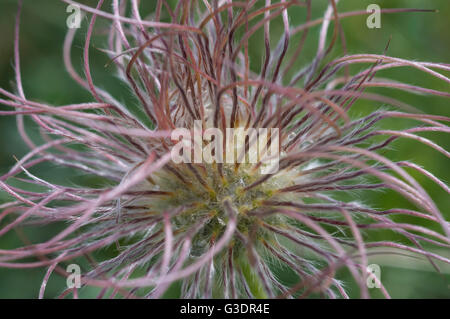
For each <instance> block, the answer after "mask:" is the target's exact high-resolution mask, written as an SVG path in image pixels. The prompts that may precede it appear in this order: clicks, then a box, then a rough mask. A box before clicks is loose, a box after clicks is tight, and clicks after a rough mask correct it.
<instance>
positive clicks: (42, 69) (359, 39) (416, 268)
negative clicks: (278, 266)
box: [0, 0, 450, 298]
mask: <svg viewBox="0 0 450 319" xmlns="http://www.w3.org/2000/svg"><path fill="white" fill-rule="evenodd" d="M83 2H84V3H86V4H89V5H91V6H95V4H96V1H83ZM154 2H155V1H152V0H151V1H143V3H144V8H143V12H144V13H145V14H149V13H151V12H152V9H153V6H154ZM169 2H170V3H171V4H174V3H175V2H176V1H169ZM371 3H376V4H379V5H380V6H381V7H382V8H405V7H408V8H424V9H438V10H439V12H438V13H399V14H389V15H387V14H385V15H382V21H381V23H382V28H381V29H368V28H367V27H366V16H360V17H351V18H346V19H345V20H342V25H343V28H344V30H345V34H346V39H347V47H348V51H349V53H376V54H381V53H382V52H383V50H384V47H385V46H386V43H387V41H388V40H389V38H390V37H391V36H392V41H391V44H390V47H389V51H388V54H389V55H391V56H395V57H401V58H407V59H412V60H418V61H431V62H444V63H450V41H449V30H450V1H448V0H396V1H389V0H385V1H375V0H369V1H366V0H341V2H340V3H339V5H338V8H339V9H340V11H341V12H342V11H354V10H365V9H366V7H367V6H368V5H369V4H371ZM326 5H327V0H313V16H314V17H319V16H321V13H322V12H323V11H324V8H325V7H326ZM110 7H111V1H110V0H106V1H105V4H104V6H103V8H104V9H105V10H109V9H110ZM16 9H17V3H16V1H15V0H0V36H1V37H0V75H1V76H0V87H2V88H5V89H7V90H13V88H14V70H13V66H12V64H13V34H14V16H15V14H16ZM145 14H144V15H145ZM67 16H68V14H67V13H66V5H65V4H64V3H61V2H60V1H57V0H25V1H24V8H23V12H22V24H21V39H20V47H21V51H20V52H21V68H22V78H23V85H24V90H25V94H26V95H27V97H28V98H29V99H32V100H36V101H45V102H47V103H49V104H54V105H62V104H68V103H80V102H86V101H92V98H91V96H90V95H89V94H88V93H87V92H86V91H84V90H83V89H81V88H80V87H79V86H78V85H77V84H76V83H75V82H74V81H73V80H72V79H71V78H70V77H69V76H68V74H67V72H66V71H65V68H64V65H63V61H62V44H63V41H64V36H65V33H66V31H67V28H66V19H67ZM289 18H290V23H291V25H299V24H300V23H301V22H302V21H304V20H305V10H304V9H302V8H298V9H294V10H292V11H291V12H290V13H289ZM86 25H87V20H86V19H85V20H83V22H82V28H81V29H80V31H79V32H77V36H76V40H75V45H74V47H73V49H72V57H73V62H74V64H75V65H77V66H79V64H80V62H81V57H82V46H83V37H84V36H85V32H86ZM101 25H102V22H101V20H100V21H99V26H101ZM271 29H272V34H271V37H272V38H271V40H272V44H273V46H275V45H276V43H277V41H278V39H279V38H280V35H281V33H282V30H283V29H282V22H281V19H275V20H274V21H273V22H272V24H271ZM318 30H319V27H315V28H314V29H312V31H311V33H310V36H309V40H308V41H307V45H306V49H305V51H304V53H303V55H302V56H301V57H300V58H299V59H298V61H297V63H296V65H295V67H294V70H297V69H298V68H299V67H301V66H302V65H304V64H305V63H308V62H310V61H311V59H312V57H313V56H314V54H315V51H316V49H317V35H318ZM330 33H331V32H330ZM298 38H299V37H294V38H293V39H291V41H292V43H295V41H298ZM105 41H106V40H105V38H104V37H102V36H101V35H98V36H95V37H94V44H95V45H96V46H97V47H101V46H102V45H105ZM249 50H250V57H251V63H252V64H251V67H252V70H253V71H256V72H257V71H258V65H259V62H260V61H261V59H262V54H263V52H264V49H263V41H262V32H257V33H256V34H255V36H253V38H251V46H250V48H249ZM341 54H342V50H341V46H340V44H338V45H337V46H336V48H335V49H334V51H333V52H332V54H331V56H338V55H341ZM91 55H92V58H91V65H92V73H93V76H94V81H95V82H96V84H97V85H99V86H100V87H103V88H105V89H107V90H108V91H109V92H112V93H113V95H114V96H115V97H116V98H118V99H119V100H121V101H126V102H127V103H129V104H130V105H132V104H135V103H136V101H135V100H133V99H132V97H131V96H130V93H129V92H128V90H127V89H126V88H125V86H124V85H123V84H122V83H120V82H119V81H118V80H117V78H116V77H115V74H114V70H113V68H105V67H104V65H105V63H106V62H107V58H106V57H105V55H104V54H102V53H101V52H99V51H98V50H95V49H92V50H91ZM363 67H365V66H363V65H359V66H356V67H352V69H351V71H352V72H355V71H358V70H361V69H362V68H363ZM378 76H382V77H391V78H394V79H397V80H401V81H405V82H407V83H410V84H413V85H422V86H424V87H428V88H433V89H437V90H441V91H447V92H448V91H449V87H448V84H446V83H445V82H443V81H439V80H437V79H434V78H431V77H430V76H427V75H425V74H424V73H421V72H418V71H415V70H407V69H404V68H400V69H395V70H391V71H384V72H382V73H380V74H378ZM447 76H449V74H447ZM372 91H373V92H378V93H383V94H385V95H388V96H395V97H396V98H397V99H400V100H403V101H405V102H407V103H409V104H411V105H414V106H416V107H417V108H419V109H421V110H423V111H425V112H427V113H431V114H441V115H446V116H450V109H449V107H448V106H449V105H448V100H445V99H444V98H439V97H430V96H424V95H413V94H410V93H401V92H400V93H399V92H398V91H393V90H390V89H378V90H372ZM381 106H383V105H381V104H379V103H374V102H367V101H366V102H364V101H361V102H358V103H356V104H355V105H354V106H353V110H352V115H354V116H355V115H361V114H367V113H369V112H373V111H374V110H376V109H377V108H379V107H381ZM1 108H2V109H4V107H1ZM25 123H28V124H30V122H28V121H26V122H25ZM407 124H411V123H408V122H402V121H398V120H395V121H384V122H383V123H382V126H384V127H386V128H391V129H395V128H397V129H398V128H401V127H403V126H404V125H407ZM28 131H29V132H30V133H31V135H33V132H35V131H36V130H35V128H34V127H33V125H31V124H30V125H29V128H28ZM422 136H426V137H428V138H430V139H432V140H433V141H435V142H437V143H438V144H440V145H441V146H442V147H444V148H445V149H447V150H448V149H450V142H449V139H448V137H446V136H445V135H441V134H432V133H428V134H423V135H422ZM36 141H39V140H36ZM0 150H1V151H0V174H4V173H5V172H6V171H7V170H8V168H9V167H11V166H12V165H13V164H14V163H15V160H14V158H13V155H15V156H16V157H18V158H21V157H22V156H24V155H25V154H26V153H27V147H26V145H25V143H24V142H23V141H22V140H21V138H20V136H19V134H18V133H17V128H16V122H15V119H14V118H12V117H0ZM385 155H386V156H388V157H389V158H391V159H395V160H399V159H402V160H411V161H413V162H415V163H417V164H419V165H422V166H424V167H426V168H427V169H429V171H431V172H432V173H433V174H435V175H436V176H438V177H439V178H440V179H441V180H443V181H445V182H448V181H449V180H450V171H449V162H448V160H447V159H446V158H445V157H444V156H443V155H441V154H439V153H437V152H434V151H432V150H431V149H430V148H427V147H425V146H422V145H419V144H418V143H416V142H414V141H402V142H400V143H394V144H393V148H392V150H391V152H389V154H385ZM33 172H34V173H35V174H37V175H38V176H39V177H42V178H47V179H49V180H51V181H52V182H59V183H64V184H67V185H74V184H83V183H89V184H95V183H97V182H98V181H97V180H96V179H95V178H92V177H91V176H86V175H85V174H82V173H80V172H73V171H71V170H69V169H64V168H60V167H57V166H56V165H51V164H46V165H42V166H40V167H39V168H38V169H35V170H34V171H33ZM409 172H410V173H411V174H412V175H413V176H414V177H416V178H417V180H418V181H419V182H420V183H421V184H422V185H423V186H424V187H425V189H426V190H427V191H428V192H429V194H431V196H432V197H433V198H434V199H435V201H436V203H437V205H438V207H439V208H440V209H441V212H442V213H443V214H444V215H445V216H446V219H447V220H450V212H449V209H448V208H449V204H450V202H449V197H448V194H446V193H445V192H444V191H443V190H442V189H441V188H439V187H438V186H436V185H435V184H433V183H432V182H430V181H429V180H428V179H426V178H423V177H421V176H419V175H417V174H415V173H414V172H411V171H409ZM356 196H358V197H359V198H360V200H361V201H363V202H364V203H365V204H367V205H371V206H373V207H378V208H391V207H412V206H411V204H410V203H408V202H406V201H405V200H404V199H402V198H401V197H400V196H398V195H396V194H394V193H392V192H384V193H380V192H361V193H357V194H356ZM7 199H8V196H6V195H5V193H3V192H1V191H0V203H2V202H4V201H6V200H7ZM397 219H398V220H400V221H401V220H402V219H401V218H400V219H399V218H397ZM403 220H404V219H403ZM424 225H425V224H424ZM58 229H59V226H51V227H41V228H38V229H36V228H33V229H24V230H23V231H24V233H26V235H27V237H28V238H29V239H30V240H31V241H32V242H38V241H42V240H45V239H47V238H49V237H50V236H51V235H52V234H53V233H54V232H55V231H56V230H58ZM370 236H371V237H370V239H372V240H387V239H390V240H395V241H399V242H402V241H404V240H403V239H402V238H400V237H396V236H393V235H392V234H391V233H390V232H388V231H381V230H380V231H377V232H374V233H371V235H370ZM20 244H21V241H20V239H19V238H18V236H17V234H16V233H15V232H10V233H8V234H7V235H6V236H3V237H0V249H7V248H12V247H17V246H19V245H20ZM114 253H115V249H114V248H110V249H105V251H102V252H101V253H100V255H99V256H98V257H99V258H102V257H105V256H109V255H114ZM439 253H441V254H443V255H446V256H447V257H450V252H448V251H440V252H439ZM371 262H373V263H377V264H379V265H380V266H381V271H382V273H381V280H382V282H383V283H384V285H385V286H386V288H387V289H388V291H389V292H390V293H391V295H392V296H393V297H396V298H450V268H449V267H448V266H445V265H443V267H442V274H441V275H439V274H437V273H436V272H434V270H433V268H432V267H431V266H430V265H428V264H427V263H426V262H423V261H422V260H416V259H411V258H406V257H405V258H392V257H388V258H386V257H384V258H374V259H373V260H371ZM279 273H280V276H281V278H282V280H283V281H286V282H290V281H292V280H293V277H292V274H290V272H289V271H286V270H285V269H284V270H280V271H279ZM44 274H45V269H26V270H12V269H4V268H0V298H36V297H37V296H38V292H39V287H40V283H41V281H42V278H43V276H44ZM338 276H339V278H340V279H343V280H348V281H349V284H348V290H349V294H350V296H351V297H358V292H357V289H356V286H355V285H354V284H353V283H352V282H351V280H350V276H349V274H348V273H347V272H346V271H341V272H339V273H338ZM64 287H65V279H64V278H61V277H60V276H58V275H54V276H52V278H51V279H50V281H49V284H48V287H47V291H46V295H45V296H46V297H47V298H52V297H55V296H57V295H58V294H59V293H61V291H62V290H63V289H64ZM176 290H177V289H176V287H174V288H173V289H171V291H169V292H168V294H167V297H176V296H177V293H176ZM96 292H98V289H95V288H89V289H86V290H85V291H83V292H82V295H81V296H82V297H86V298H87V297H94V296H95V293H96ZM371 293H372V296H373V297H375V298H378V297H381V293H380V292H379V291H378V290H377V289H372V290H371Z"/></svg>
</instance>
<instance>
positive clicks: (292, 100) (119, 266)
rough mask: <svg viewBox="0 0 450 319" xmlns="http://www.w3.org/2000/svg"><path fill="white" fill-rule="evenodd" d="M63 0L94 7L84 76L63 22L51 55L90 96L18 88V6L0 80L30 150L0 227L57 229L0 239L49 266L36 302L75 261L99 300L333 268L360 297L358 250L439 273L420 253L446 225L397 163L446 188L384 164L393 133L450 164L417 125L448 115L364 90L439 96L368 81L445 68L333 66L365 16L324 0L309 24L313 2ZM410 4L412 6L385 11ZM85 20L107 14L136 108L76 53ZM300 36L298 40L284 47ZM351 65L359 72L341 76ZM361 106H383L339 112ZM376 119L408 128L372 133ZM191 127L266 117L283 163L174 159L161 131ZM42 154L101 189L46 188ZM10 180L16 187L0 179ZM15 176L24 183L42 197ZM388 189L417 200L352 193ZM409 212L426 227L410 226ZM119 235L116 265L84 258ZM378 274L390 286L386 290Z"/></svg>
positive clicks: (245, 287)
mask: <svg viewBox="0 0 450 319" xmlns="http://www.w3.org/2000/svg"><path fill="white" fill-rule="evenodd" d="M63 1H64V2H66V3H67V4H72V5H78V6H79V7H80V8H81V10H82V11H84V12H85V13H86V14H87V15H88V16H89V17H90V19H89V25H88V28H87V32H86V38H85V45H84V49H83V65H82V67H83V74H78V73H77V71H76V68H75V67H74V66H73V65H72V59H71V48H72V42H73V40H74V35H75V32H76V29H69V31H68V33H67V37H66V41H65V43H64V62H65V66H66V69H67V71H68V72H69V74H70V75H71V76H72V78H73V79H74V80H75V81H76V82H78V83H79V84H80V85H81V86H82V87H84V88H85V89H86V90H89V92H90V93H91V94H92V97H93V99H94V100H95V101H94V102H86V103H82V104H72V105H62V106H53V105H48V104H45V103H42V102H34V101H32V100H30V99H29V98H27V97H26V96H25V92H24V90H23V88H22V81H21V73H20V63H19V17H20V9H19V10H18V15H17V20H16V33H15V50H14V61H15V63H14V64H15V75H16V85H17V87H16V93H11V92H9V91H7V90H5V89H2V88H0V95H1V96H2V98H1V99H0V104H1V105H3V107H4V108H3V109H2V110H0V114H1V115H15V116H16V118H17V124H18V131H19V133H20V135H21V137H22V139H23V141H24V142H25V143H26V144H27V145H28V146H29V147H30V149H31V151H30V152H29V153H28V154H27V155H26V156H24V157H23V158H22V159H20V160H18V162H17V164H15V165H14V166H13V167H12V168H11V169H10V170H9V171H8V172H6V173H4V174H2V175H1V177H0V188H1V189H2V190H3V191H4V192H6V193H8V194H9V195H10V196H11V198H12V199H11V201H9V202H6V203H3V204H1V205H0V208H1V213H0V223H2V224H0V225H1V228H0V236H4V235H5V234H6V233H8V232H10V231H13V230H14V229H16V228H18V227H20V226H23V225H36V226H39V225H41V224H50V223H52V224H53V223H56V224H58V225H64V226H65V227H64V228H63V229H62V230H61V231H60V232H59V233H57V234H54V235H53V236H52V237H51V238H50V239H48V240H46V241H44V242H40V243H28V244H26V245H24V246H22V247H19V248H16V249H0V266H2V267H10V268H31V267H47V269H48V271H47V272H46V275H45V277H44V279H43V282H42V286H41V289H40V293H39V297H43V296H44V292H45V288H46V285H47V282H48V279H49V278H50V276H51V275H52V273H53V272H54V271H57V272H59V273H60V274H62V275H64V276H67V275H68V273H67V272H66V270H65V268H64V267H62V266H61V265H62V264H65V263H71V262H73V261H74V260H75V261H77V260H80V259H82V258H86V259H87V260H88V261H89V263H90V267H91V268H90V269H83V273H82V274H81V283H82V287H84V286H96V287H101V288H102V289H101V292H100V294H99V297H105V296H109V297H116V296H122V297H128V298H131V297H149V298H159V297H162V296H163V294H164V293H165V292H166V291H167V289H168V288H169V287H170V285H171V284H173V283H175V282H177V281H181V296H183V297H192V298H199V297H207V298H208V297H225V298H245V297H250V298H259V297H269V298H273V297H306V296H310V295H311V294H319V295H321V296H325V297H330V298H335V297H345V298H346V297H348V295H347V293H346V289H345V288H344V285H345V282H342V281H341V280H339V278H337V277H336V271H337V270H338V269H340V268H342V267H346V268H347V269H348V271H349V272H350V274H351V275H352V276H353V278H354V281H355V282H356V283H357V285H358V287H359V289H360V293H361V297H369V295H370V294H369V290H368V287H367V285H366V279H367V277H368V273H367V266H368V258H369V257H370V256H373V255H376V254H383V253H394V256H395V255H401V254H404V253H408V254H414V255H416V256H417V255H420V256H422V257H424V258H426V259H428V260H429V262H430V263H431V264H432V265H433V266H434V267H435V268H436V269H437V270H439V263H440V262H443V263H447V264H448V263H450V260H449V259H447V258H446V257H444V256H441V255H440V254H438V253H435V252H432V250H431V249H429V248H428V247H437V248H445V249H448V248H449V247H450V229H449V223H448V222H447V221H446V220H445V218H444V216H443V215H442V213H441V212H440V211H439V209H438V208H437V206H436V204H435V203H434V202H433V200H432V198H431V197H430V195H429V194H427V192H426V191H425V190H424V188H423V187H422V186H421V185H420V184H419V183H418V182H417V181H416V179H415V178H414V177H412V175H411V174H410V173H408V171H409V172H411V171H414V174H416V173H418V174H421V175H423V176H425V177H426V178H428V179H430V180H432V181H433V182H435V183H436V184H437V185H439V186H440V187H441V188H442V189H444V190H445V192H447V193H450V191H449V188H448V186H447V185H446V184H445V183H444V182H443V181H441V180H440V179H439V178H438V177H436V176H434V175H433V174H432V173H430V172H429V171H427V170H426V169H425V168H423V167H421V166H419V165H417V164H414V163H412V162H410V161H406V160H402V161H394V160H391V159H389V153H390V151H391V150H390V146H391V145H392V142H394V141H397V140H400V139H412V140H415V141H416V142H417V143H422V144H425V145H426V146H427V147H429V148H430V150H433V151H436V152H439V153H442V154H444V155H445V156H446V157H449V152H448V151H446V150H445V149H444V148H443V147H441V146H440V145H438V144H436V143H435V142H433V141H431V140H429V139H427V138H425V137H422V136H420V133H422V132H441V133H449V131H450V129H449V127H448V126H447V122H448V121H449V118H448V117H446V116H440V115H430V114H424V113H420V112H417V111H416V109H415V108H414V107H413V106H411V105H408V104H406V103H404V102H402V101H400V100H397V99H394V98H392V97H388V96H384V95H381V94H378V93H373V92H368V91H367V90H366V88H371V87H377V88H379V87H389V88H393V89H397V90H402V91H408V92H413V93H421V94H428V95H436V96H442V97H449V96H450V94H449V93H448V92H443V91H438V90H433V89H430V88H424V87H420V86H416V85H412V84H406V83H400V82H397V81H391V80H387V79H383V78H378V77H376V74H377V72H378V71H380V70H388V69H392V68H398V67H408V68H412V69H416V70H419V71H421V72H423V73H424V74H428V75H431V76H433V77H435V78H437V79H439V80H441V81H443V82H445V83H450V79H449V78H448V77H447V76H445V72H446V71H450V65H448V64H442V63H428V62H419V61H409V60H405V59H401V58H396V57H391V56H388V55H387V54H386V52H385V53H384V54H353V55H350V54H346V52H344V54H343V55H341V57H339V58H336V59H330V58H329V57H330V53H331V50H332V49H333V48H334V47H335V44H336V43H338V42H339V41H340V42H341V43H342V48H344V50H345V47H346V45H345V38H344V33H343V29H342V27H341V19H342V18H345V17H351V16H357V15H363V14H366V11H365V10H364V11H352V12H338V10H337V8H336V5H337V2H338V0H330V1H329V5H328V8H327V10H326V11H325V13H324V15H323V17H321V18H317V19H313V17H312V9H311V7H312V5H313V4H312V1H311V0H305V1H299V0H292V1H289V0H281V1H271V0H264V1H259V0H258V1H257V0H250V1H231V0H224V1H214V0H203V1H200V0H192V1H188V0H182V1H179V2H178V4H177V5H176V6H174V7H171V6H170V5H169V4H168V3H167V2H166V1H165V0H158V1H157V2H156V8H155V11H154V12H153V13H152V15H151V16H149V17H141V15H140V9H139V7H140V3H139V2H140V1H138V0H130V1H125V0H113V1H112V11H111V12H108V11H105V9H102V6H103V2H104V1H103V0H100V1H98V5H97V7H96V8H93V7H89V6H86V5H83V4H78V3H76V2H75V1H71V0H63ZM20 6H21V1H19V8H20ZM295 7H300V8H301V9H302V10H305V12H306V21H304V22H303V23H301V24H299V25H296V26H292V25H291V22H290V21H289V16H288V12H289V10H291V9H292V8H295ZM409 11H426V10H415V9H383V10H382V12H384V13H397V12H409ZM127 14H128V16H127ZM162 17H164V20H162ZM97 18H103V19H106V20H107V21H109V22H110V27H109V28H108V36H107V39H108V42H107V43H108V46H107V48H105V49H103V51H104V52H105V54H107V55H108V56H109V58H110V64H111V65H113V64H114V65H115V67H116V71H117V74H118V76H119V77H120V78H121V79H122V80H123V82H124V83H126V85H128V87H129V88H130V90H131V91H132V92H133V93H134V95H135V97H136V100H137V101H139V103H138V105H139V107H138V109H139V110H138V111H139V112H138V113H136V112H135V111H132V109H131V108H130V107H128V106H127V105H125V104H123V103H121V102H119V101H117V100H116V99H115V98H114V97H113V94H110V93H109V92H107V91H105V90H103V89H101V88H100V87H98V86H97V85H96V84H95V83H94V80H93V77H92V74H91V69H90V62H89V55H90V49H91V47H92V44H91V38H92V35H93V33H94V30H95V25H96V20H97ZM277 18H280V19H281V20H280V21H281V25H282V27H283V30H282V34H281V37H280V39H279V41H278V42H277V43H274V41H273V37H271V35H272V31H271V29H270V25H271V21H272V20H274V19H277ZM316 26H320V35H319V39H318V47H317V52H316V54H315V57H314V58H313V60H312V61H311V63H309V64H308V65H306V66H304V67H303V68H302V69H299V70H295V71H296V72H292V70H293V67H294V65H295V62H296V61H297V60H298V59H299V57H301V56H302V52H303V49H304V45H305V42H306V39H307V37H308V33H309V31H310V29H311V28H313V27H316ZM331 26H333V27H332V31H331V32H332V34H331V40H328V41H327V35H329V33H331V32H329V28H331ZM259 30H263V35H262V37H263V39H262V40H263V42H264V45H265V51H264V54H263V61H262V63H259V62H260V61H252V68H251V67H250V64H251V63H250V59H249V45H251V44H250V42H251V41H250V40H251V39H254V37H256V36H257V35H256V33H257V32H258V31H259ZM300 34H301V36H300V38H299V39H300V40H299V41H292V38H293V37H294V36H295V35H300ZM328 38H330V37H328ZM386 49H387V48H386ZM353 65H359V66H363V67H364V68H363V69H362V70H361V71H359V72H357V73H356V74H353V75H352V74H351V73H350V71H349V70H350V66H353ZM107 70H111V68H108V69H107ZM252 70H253V71H252ZM254 70H257V71H254ZM357 100H368V101H375V102H377V103H379V104H383V105H385V106H388V107H385V108H384V109H380V110H375V111H374V112H372V113H370V114H369V115H362V116H360V117H357V118H351V117H350V116H349V114H348V111H349V109H351V107H352V106H353V105H354V103H355V102H356V101H357ZM8 108H9V109H8ZM24 116H27V117H30V118H31V119H32V120H33V121H34V123H36V124H37V125H38V127H39V132H40V134H41V136H42V138H43V139H44V140H45V142H44V143H43V144H41V145H36V144H35V142H34V141H33V138H32V137H30V136H29V135H28V133H27V129H26V127H25V124H24ZM385 119H398V120H408V121H406V123H413V122H415V123H416V124H417V125H416V126H412V127H410V128H407V129H402V130H395V129H380V128H379V124H380V122H382V121H383V120H385ZM195 120H199V121H201V123H202V125H203V129H205V128H208V127H216V128H220V129H221V130H223V132H225V129H226V128H233V127H245V128H246V129H248V128H261V127H264V128H279V130H280V142H279V149H280V159H279V170H278V171H277V172H275V173H272V174H266V175H262V174H259V173H258V170H257V168H258V167H259V166H260V164H261V163H257V164H233V165H228V164H222V163H213V164H206V163H192V164H189V163H180V164H175V163H174V162H172V161H171V152H170V150H171V148H172V146H173V145H174V143H175V142H174V141H172V140H171V138H170V135H171V132H172V131H173V130H174V129H175V128H188V129H192V128H193V127H194V121H195ZM44 162H50V163H53V164H56V165H59V166H67V167H70V168H73V169H74V170H80V171H83V172H86V173H88V174H90V175H93V176H98V177H99V178H101V179H103V180H105V181H107V182H108V183H106V182H105V185H111V186H105V187H96V188H93V187H92V186H91V187H90V186H89V185H79V186H67V185H60V184H55V183H52V182H50V181H46V180H44V179H42V178H40V177H39V171H38V170H36V169H34V168H35V167H38V165H40V164H42V163H44ZM405 168H406V169H405ZM17 180H18V181H20V182H21V183H22V185H25V186H23V187H17V186H14V185H15V184H14V183H10V181H17ZM26 184H30V185H31V186H35V185H38V186H39V187H40V188H39V189H40V191H36V190H30V188H27V186H26ZM33 189H34V188H33ZM387 190H390V191H393V192H396V193H398V194H399V195H401V196H402V197H403V198H405V199H407V200H408V201H409V202H410V203H411V204H412V205H414V207H415V208H414V209H406V208H389V209H385V210H381V209H376V208H371V207H368V206H366V205H363V204H362V203H360V202H359V201H358V199H359V198H360V195H358V194H361V192H366V193H367V192H377V191H387ZM358 192H359V193H358ZM364 194H365V193H364ZM394 215H403V216H412V217H414V218H411V219H407V220H408V222H398V221H395V219H392V218H391V217H392V216H394ZM423 220H425V221H427V222H431V223H432V224H435V225H434V226H432V227H431V226H430V227H425V226H421V221H423ZM427 224H428V223H427ZM379 229H385V230H389V231H391V232H393V233H396V234H398V235H400V236H402V237H403V238H404V239H405V240H406V241H408V242H409V245H408V244H405V243H399V242H394V241H391V240H381V241H373V240H371V236H370V234H371V232H372V231H373V230H375V231H376V230H379ZM115 245H117V254H116V256H114V257H113V258H110V259H106V260H99V261H97V260H95V258H94V256H93V255H92V254H94V253H95V252H97V251H99V250H101V249H103V248H105V247H115ZM424 245H425V246H426V247H427V248H424ZM393 249H394V250H393ZM30 257H35V258H37V259H33V260H31V259H30ZM279 265H281V267H287V268H289V269H291V271H293V272H294V273H295V274H296V276H297V281H298V283H296V284H287V283H285V282H282V280H280V279H279V276H278V274H277V271H276V268H277V267H278V268H279ZM372 279H373V280H375V281H376V280H377V278H372ZM378 284H380V285H381V290H382V292H383V294H384V295H385V296H386V297H389V294H388V292H387V291H386V289H385V288H384V286H383V283H382V282H378ZM69 294H73V296H74V297H76V296H77V295H78V290H77V288H76V287H73V288H67V289H65V290H64V291H63V292H62V294H61V297H64V296H67V295H69Z"/></svg>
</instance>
